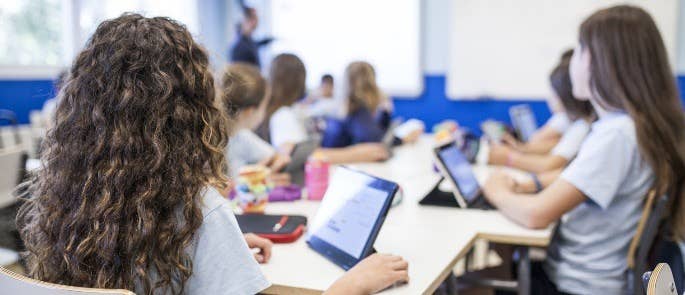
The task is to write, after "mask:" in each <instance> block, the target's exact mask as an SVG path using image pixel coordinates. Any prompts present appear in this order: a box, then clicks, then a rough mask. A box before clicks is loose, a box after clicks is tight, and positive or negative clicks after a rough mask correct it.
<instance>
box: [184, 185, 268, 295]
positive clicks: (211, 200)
mask: <svg viewBox="0 0 685 295" xmlns="http://www.w3.org/2000/svg"><path fill="white" fill-rule="evenodd" d="M202 201H203V206H202V215H203V220H202V225H201V226H200V228H199V229H198V231H197V233H196V239H195V242H194V244H193V246H192V247H191V249H189V250H190V251H191V257H192V258H193V274H192V275H191V276H190V279H189V280H188V282H187V284H186V287H185V290H184V291H185V292H184V294H190V295H193V294H197V295H200V294H226V295H228V294H250V295H252V294H257V293H259V292H261V291H263V290H264V289H266V288H268V287H269V286H270V285H271V284H270V283H269V281H267V280H266V278H265V277H264V275H263V274H262V272H261V270H260V269H259V265H258V264H257V261H256V260H255V259H254V256H253V255H252V253H251V252H250V249H248V247H247V243H246V242H245V238H244V237H243V234H242V233H241V232H240V228H239V227H238V222H237V221H236V219H235V216H234V215H233V211H231V205H230V203H229V202H228V201H227V200H226V199H224V198H223V197H222V196H221V194H219V192H218V191H217V190H216V189H214V188H210V187H208V188H206V189H205V190H204V192H203V193H202Z"/></svg>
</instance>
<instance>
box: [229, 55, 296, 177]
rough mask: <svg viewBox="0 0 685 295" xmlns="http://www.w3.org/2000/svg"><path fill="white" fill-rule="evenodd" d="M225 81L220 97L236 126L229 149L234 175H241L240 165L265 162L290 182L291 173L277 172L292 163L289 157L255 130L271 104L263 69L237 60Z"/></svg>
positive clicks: (275, 175)
mask: <svg viewBox="0 0 685 295" xmlns="http://www.w3.org/2000/svg"><path fill="white" fill-rule="evenodd" d="M221 80H222V91H221V95H220V97H221V101H222V103H223V106H224V109H225V110H226V114H227V115H228V116H229V117H230V118H231V119H232V121H231V124H230V125H231V127H232V128H233V130H232V135H231V138H230V139H229V143H228V147H227V151H226V158H227V159H228V162H229V163H230V165H229V168H230V171H231V176H232V177H233V178H236V177H238V174H239V171H240V168H241V167H243V166H245V165H248V164H263V165H265V166H267V167H269V168H271V171H272V180H274V181H275V182H276V183H277V184H288V183H289V176H288V175H287V174H280V173H277V172H278V171H280V170H281V169H283V168H284V167H285V165H287V164H288V163H289V157H287V156H283V155H281V154H279V153H277V152H276V150H275V149H274V148H273V147H272V146H271V145H270V144H269V143H268V142H266V141H264V140H262V139H261V138H260V137H259V136H257V135H256V134H254V132H253V131H252V130H254V129H255V128H257V127H258V126H259V124H261V123H262V121H263V120H264V114H265V112H266V106H267V104H268V103H269V93H268V89H269V88H268V86H267V83H266V80H265V79H264V77H262V75H261V73H260V72H259V68H257V67H255V66H253V65H250V64H246V63H234V64H231V65H229V66H227V67H226V69H225V70H224V74H223V77H222V79H221Z"/></svg>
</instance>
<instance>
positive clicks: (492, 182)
mask: <svg viewBox="0 0 685 295" xmlns="http://www.w3.org/2000/svg"><path fill="white" fill-rule="evenodd" d="M515 188H516V181H515V180H514V178H512V177H511V175H509V174H507V173H505V172H504V171H494V172H493V173H491V174H490V177H488V180H487V181H486V182H485V185H484V186H483V194H484V195H485V196H486V197H487V198H488V200H490V201H492V199H493V198H497V197H499V196H501V195H502V194H503V192H513V191H515Z"/></svg>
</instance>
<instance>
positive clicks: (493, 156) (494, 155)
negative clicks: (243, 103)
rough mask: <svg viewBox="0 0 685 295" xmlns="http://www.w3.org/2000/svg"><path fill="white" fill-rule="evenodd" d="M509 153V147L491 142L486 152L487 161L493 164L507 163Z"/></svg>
mask: <svg viewBox="0 0 685 295" xmlns="http://www.w3.org/2000/svg"><path fill="white" fill-rule="evenodd" d="M511 153H512V150H511V148H510V147H508V146H506V145H501V144H491V145H490V152H489V154H488V163H489V164H493V165H507V164H508V162H509V155H510V154H511Z"/></svg>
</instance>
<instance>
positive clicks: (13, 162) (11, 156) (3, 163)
mask: <svg viewBox="0 0 685 295" xmlns="http://www.w3.org/2000/svg"><path fill="white" fill-rule="evenodd" d="M25 160H26V159H25V153H24V150H23V149H21V148H20V147H14V148H8V149H0V167H3V168H4V169H3V171H1V172H0V208H5V207H7V206H9V205H12V204H13V203H15V202H16V198H15V197H14V196H13V191H14V189H15V188H16V187H17V184H19V183H20V182H21V179H22V177H23V174H24V167H23V165H24V162H25Z"/></svg>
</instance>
